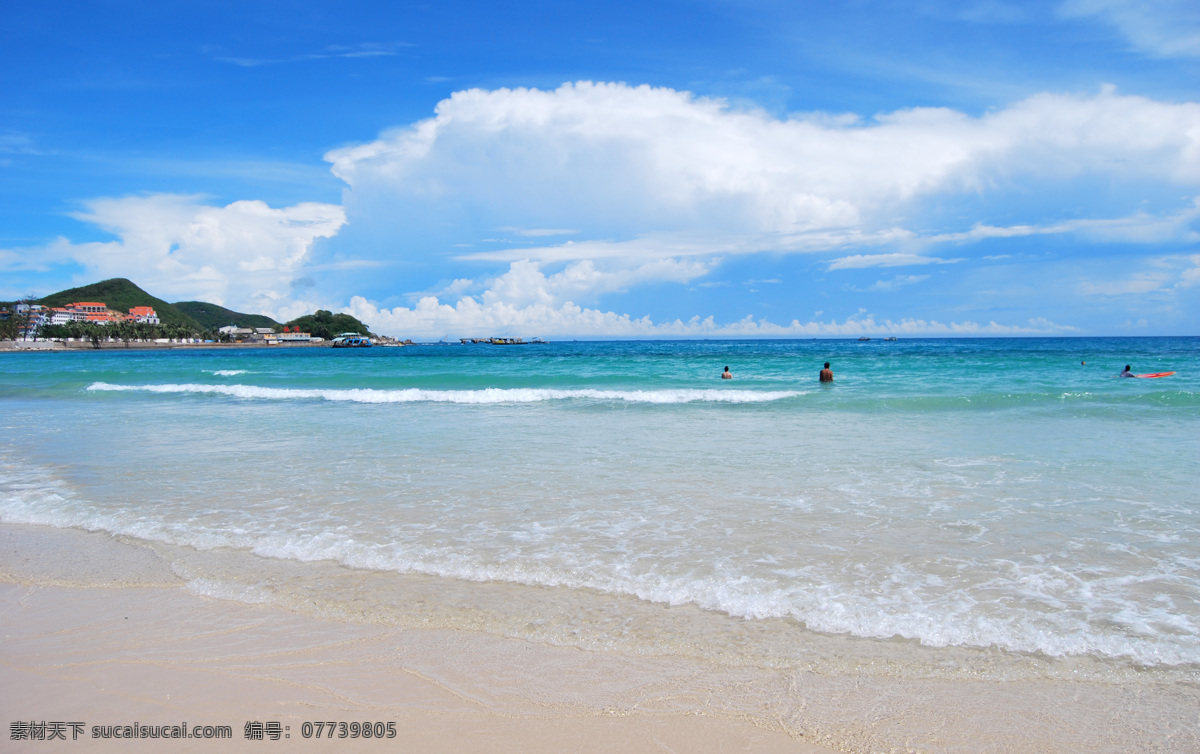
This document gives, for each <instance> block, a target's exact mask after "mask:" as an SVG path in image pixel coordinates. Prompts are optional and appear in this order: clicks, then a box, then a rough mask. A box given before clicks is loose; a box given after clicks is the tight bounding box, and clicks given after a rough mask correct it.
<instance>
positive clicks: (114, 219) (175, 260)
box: [40, 194, 346, 313]
mask: <svg viewBox="0 0 1200 754" xmlns="http://www.w3.org/2000/svg"><path fill="white" fill-rule="evenodd" d="M84 206H85V209H84V211H82V212H79V213H76V215H75V217H77V218H78V219H80V220H84V221H86V222H89V223H92V224H94V225H96V226H98V227H100V228H102V229H103V230H105V231H107V232H109V233H111V234H113V235H114V236H116V237H117V240H114V241H100V242H91V243H71V242H69V241H67V240H66V239H59V240H58V241H56V242H54V243H52V244H51V245H50V246H49V247H47V248H46V249H44V250H43V251H42V252H41V254H40V256H42V257H43V258H44V259H46V261H48V262H62V261H67V260H71V261H74V262H77V263H78V264H80V265H82V266H83V267H84V268H86V269H87V271H88V274H87V278H88V281H89V282H90V281H94V280H96V279H97V278H108V277H132V278H135V282H137V283H138V284H139V285H140V286H142V287H143V288H146V289H149V290H150V291H153V292H154V293H155V295H158V296H161V297H165V298H167V299H168V300H180V299H182V298H189V299H201V300H206V301H211V302H213V303H216V304H221V305H224V306H228V307H231V308H234V309H241V310H249V311H255V312H267V313H274V312H276V311H277V310H279V308H280V307H285V308H286V309H287V310H289V311H290V310H294V309H295V305H294V302H291V301H290V299H289V289H290V286H291V283H292V280H293V278H294V277H295V276H296V274H297V273H298V271H299V270H300V269H301V268H302V266H303V265H304V262H305V261H306V259H307V258H308V255H309V252H310V249H311V247H312V244H313V242H314V241H315V240H316V239H318V238H322V237H330V236H333V235H334V234H336V233H337V232H338V230H339V229H340V228H341V227H342V226H343V225H344V224H345V222H346V218H345V213H344V212H343V210H342V208H341V207H339V206H337V205H331V204H318V203H302V204H296V205H294V206H291V207H283V208H280V209H276V208H272V207H270V206H268V205H267V204H266V203H265V202H261V201H238V202H233V203H232V204H229V205H226V206H224V207H218V206H210V205H207V204H204V203H202V202H201V200H200V199H199V198H197V197H193V196H180V195H175V194H156V195H150V196H128V197H120V198H104V199H94V200H91V201H89V202H86V203H85V205H84Z"/></svg>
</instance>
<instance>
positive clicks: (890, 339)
mask: <svg viewBox="0 0 1200 754" xmlns="http://www.w3.org/2000/svg"><path fill="white" fill-rule="evenodd" d="M884 340H895V338H884Z"/></svg>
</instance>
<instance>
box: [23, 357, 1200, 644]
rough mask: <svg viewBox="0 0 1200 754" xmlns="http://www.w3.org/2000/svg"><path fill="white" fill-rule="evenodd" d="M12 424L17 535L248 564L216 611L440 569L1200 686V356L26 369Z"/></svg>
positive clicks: (215, 573) (229, 574) (139, 364)
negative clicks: (1176, 675) (68, 534)
mask: <svg viewBox="0 0 1200 754" xmlns="http://www.w3.org/2000/svg"><path fill="white" fill-rule="evenodd" d="M824 361H830V362H832V367H833V371H834V373H835V376H836V380H835V382H834V383H833V384H832V385H820V384H818V382H817V372H818V371H819V370H820V368H821V364H822V362H824ZM1081 362H1086V364H1084V363H1081ZM1126 363H1129V364H1132V365H1133V368H1134V371H1135V372H1138V373H1146V372H1159V371H1171V370H1173V371H1175V372H1176V374H1175V375H1173V376H1171V377H1167V378H1164V379H1158V380H1128V379H1114V378H1113V375H1115V374H1116V373H1117V372H1119V371H1120V369H1121V368H1122V367H1123V366H1124V365H1125V364H1126ZM726 365H728V366H729V367H730V369H731V371H732V373H733V375H734V379H732V380H721V379H719V376H720V373H721V370H722V368H723V367H724V366H726ZM0 406H2V407H3V412H2V413H3V419H2V420H0V425H2V426H3V429H4V432H3V439H0V519H2V520H3V521H6V522H24V523H41V524H49V525H52V526H60V527H82V528H87V529H92V530H103V531H109V532H112V533H115V534H121V535H126V536H131V537H135V538H138V539H139V540H143V541H148V542H152V543H157V544H160V545H162V546H163V547H164V548H170V547H174V548H177V549H176V550H173V551H172V552H176V553H177V554H178V553H183V552H184V551H185V550H186V551H187V552H193V553H197V552H198V553H210V554H212V555H213V556H214V557H216V556H222V557H225V556H227V557H229V558H236V559H237V563H238V567H237V569H233V568H232V567H230V568H218V567H215V566H213V567H211V568H209V570H207V571H205V572H204V573H203V574H201V575H197V574H192V578H193V581H194V582H195V588H196V589H198V590H200V591H207V593H212V594H217V595H220V596H226V597H233V598H238V599H248V600H256V601H257V600H276V601H280V602H281V603H284V604H292V603H291V602H289V600H290V599H292V598H295V599H299V598H298V597H296V595H298V594H300V592H301V591H303V594H304V600H307V601H309V602H312V601H317V602H320V603H321V604H322V605H323V606H324V608H323V609H325V610H326V611H327V612H329V613H332V614H337V613H338V611H339V610H342V609H347V610H348V608H347V604H348V600H349V598H347V597H346V596H345V595H344V594H343V593H342V592H339V591H337V590H342V589H344V581H338V579H341V578H343V577H344V576H345V574H346V573H351V574H354V573H363V574H366V573H369V574H371V576H372V579H371V580H370V583H369V585H368V584H367V582H366V581H363V582H362V584H360V586H359V587H356V588H358V589H360V590H367V592H366V593H359V594H356V595H354V598H353V600H354V602H355V605H357V606H358V607H356V609H360V608H361V606H362V605H363V604H366V605H368V606H369V605H371V604H372V603H373V601H376V602H381V601H382V597H381V596H379V595H376V596H374V597H373V594H374V593H373V592H370V590H371V589H376V590H380V589H385V588H386V583H387V579H388V578H394V579H403V578H408V577H411V576H414V575H421V576H423V577H435V578H437V579H444V580H446V581H444V582H443V583H445V584H447V585H451V586H452V585H454V584H464V583H470V584H475V585H480V588H483V587H486V586H488V585H492V586H494V587H495V590H494V592H495V594H497V595H503V594H508V592H505V591H504V587H506V586H511V585H528V586H532V587H537V588H541V589H548V590H551V591H550V592H548V594H551V595H552V597H551V599H552V600H558V601H559V602H560V603H561V604H566V603H568V602H569V603H571V604H575V603H576V601H577V600H587V599H592V598H595V599H607V598H610V597H620V598H622V599H629V600H631V601H630V602H629V603H628V604H630V605H635V606H636V605H649V606H654V605H675V606H684V605H688V606H693V607H695V608H699V609H701V610H702V611H705V612H706V613H711V614H714V615H719V616H732V617H734V618H738V619H750V620H752V621H757V622H758V624H757V625H761V626H765V627H768V628H767V629H764V630H769V631H770V632H775V633H777V634H780V635H781V636H782V634H784V633H786V632H801V631H809V632H812V631H816V632H819V633H821V634H827V635H833V636H845V637H860V638H867V639H892V638H894V637H900V638H902V639H906V640H909V641H911V642H914V643H916V644H918V645H924V646H928V647H977V648H988V647H991V648H998V649H1000V650H1004V651H1007V652H1012V653H1035V654H1038V655H1043V656H1052V657H1072V656H1080V657H1089V658H1097V659H1099V660H1100V661H1106V662H1118V663H1132V664H1136V665H1141V666H1180V665H1190V664H1195V663H1200V536H1197V535H1198V534H1200V494H1198V493H1197V483H1196V477H1197V471H1198V469H1200V463H1198V462H1200V339H1197V338H1144V339H1141V338H1130V339H1011V340H1010V339H979V340H910V339H906V340H900V341H896V342H885V341H878V340H873V341H870V342H865V343H860V342H857V341H742V342H734V341H699V342H697V341H687V342H662V341H655V342H619V343H592V342H584V343H551V344H546V345H527V346H485V345H467V346H464V345H457V344H455V345H431V346H419V347H411V348H388V349H385V348H373V349H369V350H357V351H334V350H332V349H313V348H305V349H293V350H286V349H285V350H265V349H253V350H249V349H247V350H236V351H234V350H230V351H162V352H157V351H145V352H141V351H132V352H120V351H96V352H70V353H5V354H0ZM178 548H183V549H178ZM177 556H178V558H179V569H180V572H184V571H187V572H188V573H192V572H191V571H188V569H189V568H192V567H193V565H194V564H191V563H192V561H191V560H189V558H188V557H185V556H184V555H183V554H178V555H177ZM189 557H190V556H189ZM185 561H187V563H186V564H185ZM230 562H233V561H230ZM256 564H257V565H256ZM280 565H286V566H288V567H289V568H293V569H295V570H294V571H289V573H293V574H299V575H298V576H290V577H288V578H283V577H280V576H279V572H278V570H277V566H280ZM329 567H335V568H338V569H341V571H339V574H340V575H339V576H338V579H334V577H333V576H331V575H330V574H332V573H333V572H332V571H328V568H329ZM347 569H349V570H347ZM235 571H236V575H234V572H235ZM326 578H328V579H329V581H328V582H326V581H325V579H326ZM380 579H383V581H380ZM335 581H336V582H337V583H338V584H341V585H342V586H338V587H337V589H335V588H334V587H333V586H332V584H333V583H334V582H335ZM234 582H236V583H234ZM300 582H303V586H298V584H299V583H300ZM322 584H325V585H326V586H325V587H323V586H322ZM326 587H327V588H326ZM289 590H290V591H289ZM380 594H381V593H380ZM376 597H378V599H376ZM389 599H390V598H389ZM497 603H498V604H501V603H503V604H505V605H508V606H507V607H504V608H503V609H508V610H510V611H515V612H520V611H521V610H526V609H532V608H528V607H522V606H520V605H518V604H517V603H516V602H514V601H512V600H506V599H499V598H498V599H497ZM605 604H608V603H605ZM368 609H369V608H368ZM422 609H426V608H425V607H423V608H422ZM497 609H500V608H497ZM608 609H609V610H610V612H611V607H610V608H608ZM630 609H631V610H632V611H633V612H636V609H634V608H630ZM586 612H587V611H586V610H583V611H581V612H580V613H579V614H580V615H585V614H586ZM633 612H631V613H630V614H631V615H632V614H633ZM446 615H450V617H449V618H446V620H447V621H450V624H451V625H453V621H454V620H456V618H454V617H453V616H454V615H458V613H453V614H451V613H446ZM509 618H511V620H510V621H509V623H507V624H506V625H508V626H510V628H507V629H505V630H506V631H510V632H513V631H515V632H517V633H520V631H521V630H523V629H520V628H515V629H514V628H511V626H518V627H519V626H524V625H526V624H528V625H530V626H534V625H535V624H537V625H538V626H543V624H544V622H545V621H544V620H543V619H544V618H545V616H532V615H516V614H514V615H510V616H509ZM462 620H467V619H466V618H463V619H462ZM579 620H581V621H582V620H583V618H580V619H579ZM539 621H540V622H539ZM626 623H628V621H626ZM586 630H593V631H599V630H601V629H594V627H586V626H582V625H565V626H563V627H561V631H560V633H559V634H556V639H555V640H561V641H572V640H573V639H572V638H571V637H572V636H580V635H582V633H583V632H585V631H586ZM538 631H544V626H543V628H537V629H535V628H530V629H529V632H530V635H531V636H534V635H536V636H542V635H543V634H542V633H538ZM603 631H609V633H608V634H605V636H604V637H602V638H604V640H605V641H610V642H620V641H629V642H633V641H637V642H643V643H646V644H647V646H653V645H654V643H655V642H656V641H660V640H661V637H658V638H656V636H654V635H653V631H640V632H639V631H636V630H633V629H631V628H630V627H629V626H628V625H623V626H621V627H620V628H611V627H610V628H605V629H603ZM593 638H594V636H593ZM581 641H582V640H581ZM704 642H707V643H705V644H704V647H707V649H705V650H704V651H709V652H716V653H724V652H728V651H731V647H729V646H720V645H719V644H720V640H719V639H714V638H712V637H711V636H710V637H707V638H705V640H704ZM714 642H715V643H714ZM784 645H786V642H784Z"/></svg>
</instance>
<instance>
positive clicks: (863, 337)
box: [858, 335, 870, 343]
mask: <svg viewBox="0 0 1200 754" xmlns="http://www.w3.org/2000/svg"><path fill="white" fill-rule="evenodd" d="M868 340H870V338H868V337H867V336H866V335H864V336H862V337H861V338H859V339H858V342H859V343H865V342H867V341H868Z"/></svg>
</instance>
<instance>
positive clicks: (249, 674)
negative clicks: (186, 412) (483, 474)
mask: <svg viewBox="0 0 1200 754" xmlns="http://www.w3.org/2000/svg"><path fill="white" fill-rule="evenodd" d="M0 541H3V542H4V544H5V548H4V550H5V554H4V555H3V556H0V616H3V617H2V618H0V623H2V624H3V625H2V629H3V633H4V636H5V641H4V643H3V647H2V648H0V665H2V666H3V667H4V668H5V673H4V674H3V679H2V680H0V693H2V694H3V698H4V699H5V700H6V703H5V709H6V711H7V712H8V716H9V718H10V722H14V721H18V720H28V721H43V720H48V721H82V722H84V723H85V728H84V735H83V736H81V738H87V739H88V740H90V741H91V743H92V746H93V747H95V746H96V745H97V744H98V745H99V749H100V750H102V751H109V750H111V751H118V750H127V747H128V746H130V745H133V746H135V747H136V746H138V745H141V746H143V747H150V746H153V747H156V749H155V750H161V748H162V747H164V746H165V747H166V748H168V749H169V750H172V751H177V750H178V751H203V750H209V751H211V750H212V749H211V747H212V745H213V742H212V741H209V740H175V741H171V742H170V743H166V742H162V741H154V742H153V743H151V742H149V741H148V742H146V743H139V742H130V741H126V740H100V741H92V740H91V738H90V736H91V729H92V726H93V725H100V726H109V725H117V726H121V725H134V724H137V723H140V724H142V725H179V724H181V723H187V724H188V725H189V726H195V725H212V726H223V725H228V726H230V727H231V729H232V739H231V740H223V741H221V742H220V743H219V746H220V747H221V750H233V751H241V750H258V749H260V748H261V747H262V746H263V742H261V741H248V740H245V739H244V737H243V733H244V728H245V724H246V723H247V722H248V721H257V722H263V723H267V722H276V723H279V724H280V725H281V726H282V728H283V729H284V730H287V731H289V734H290V737H291V738H292V739H299V740H300V741H303V743H302V744H301V745H302V746H306V748H308V749H310V750H321V751H332V750H340V749H342V748H349V747H353V748H354V750H356V751H360V750H361V751H385V750H387V751H392V750H395V747H396V745H397V743H401V742H402V744H403V745H405V746H407V747H408V748H412V749H415V750H422V751H488V752H492V751H512V752H518V751H521V752H534V753H535V754H537V753H540V752H546V753H547V754H548V753H549V752H559V751H564V750H586V751H612V752H618V751H620V752H626V751H632V752H653V751H663V750H664V749H665V750H669V751H696V752H706V751H708V752H721V751H729V750H733V749H737V750H745V751H756V752H771V753H773V752H779V753H780V754H783V753H785V752H793V753H794V754H830V753H831V752H833V751H835V750H834V749H830V748H827V747H824V746H820V745H817V744H813V743H809V742H806V741H803V740H797V739H795V738H793V737H792V736H790V735H788V734H787V733H786V732H784V731H783V730H782V729H781V728H780V726H769V725H763V724H762V722H761V721H755V720H751V719H747V718H744V717H741V718H740V717H737V716H733V715H728V714H721V713H719V712H706V711H703V710H690V711H684V712H681V711H679V710H678V709H677V706H678V705H676V704H674V703H673V701H672V699H671V696H670V695H669V694H665V693H663V691H662V690H661V689H655V688H653V687H644V684H640V683H639V675H638V673H637V668H636V665H637V664H638V660H637V659H636V658H632V659H631V658H612V657H606V656H604V655H602V654H597V653H586V652H579V651H578V650H575V649H571V648H563V647H550V646H546V645H537V644H534V643H531V642H526V641H522V640H519V639H511V638H504V637H496V636H489V635H487V634H480V633H477V632H471V631H463V630H453V629H430V630H420V629H411V628H400V629H398V628H394V627H388V626H380V625H370V624H355V623H345V622H340V621H334V620H322V619H320V618H315V617H312V616H307V615H301V614H297V613H293V612H289V611H287V610H284V609H280V608H278V607H272V606H263V605H247V604H242V603H237V602H229V601H225V600H218V599H212V598H207V597H202V596H198V595H196V594H193V593H191V592H189V590H188V588H187V586H186V584H185V582H183V580H181V579H179V578H178V577H177V576H175V575H174V574H172V573H171V571H170V569H169V568H168V567H167V565H166V564H165V563H164V562H162V561H161V560H159V559H157V558H156V557H154V555H153V554H152V553H151V552H150V551H149V550H147V549H145V548H139V547H136V546H133V545H130V544H127V543H123V542H119V541H118V540H116V539H114V538H111V537H108V536H107V535H103V534H91V533H85V532H81V531H78V530H58V529H52V528H49V527H41V526H28V525H14V524H0ZM48 551H53V552H54V554H51V553H50V552H48ZM68 552H69V553H70V554H69V555H66V559H65V561H64V560H63V559H62V558H59V557H58V555H60V554H64V553H68ZM481 658H487V660H488V661H486V662H479V660H480V659H481ZM531 666H533V667H536V668H537V672H536V673H531V672H529V668H530V667H531ZM631 671H632V672H631ZM561 674H568V675H577V676H578V677H579V678H580V682H581V683H585V684H589V685H590V684H592V683H598V684H601V685H604V686H606V688H605V689H604V691H603V692H602V693H601V694H600V695H599V696H596V695H594V694H592V695H591V696H593V697H595V698H596V699H607V700H608V703H600V704H597V703H596V702H595V701H581V699H579V698H574V699H573V698H571V697H570V696H564V697H557V696H556V695H554V694H552V693H550V694H548V693H546V689H544V688H541V685H542V684H541V683H540V682H539V678H541V677H548V678H554V677H556V676H561ZM306 721H347V722H349V721H360V722H361V721H370V722H384V723H387V722H393V723H395V724H396V728H397V731H398V736H397V738H396V739H394V740H387V739H385V740H382V741H380V740H368V739H359V740H356V741H353V742H349V741H337V742H336V743H335V742H333V741H321V742H318V741H316V740H313V741H304V739H303V737H302V735H301V730H302V726H303V723H304V722H306ZM67 736H68V740H70V732H69V729H68V733H67ZM39 744H40V745H41V744H43V742H39ZM67 745H70V744H59V746H67ZM39 748H40V747H39Z"/></svg>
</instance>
